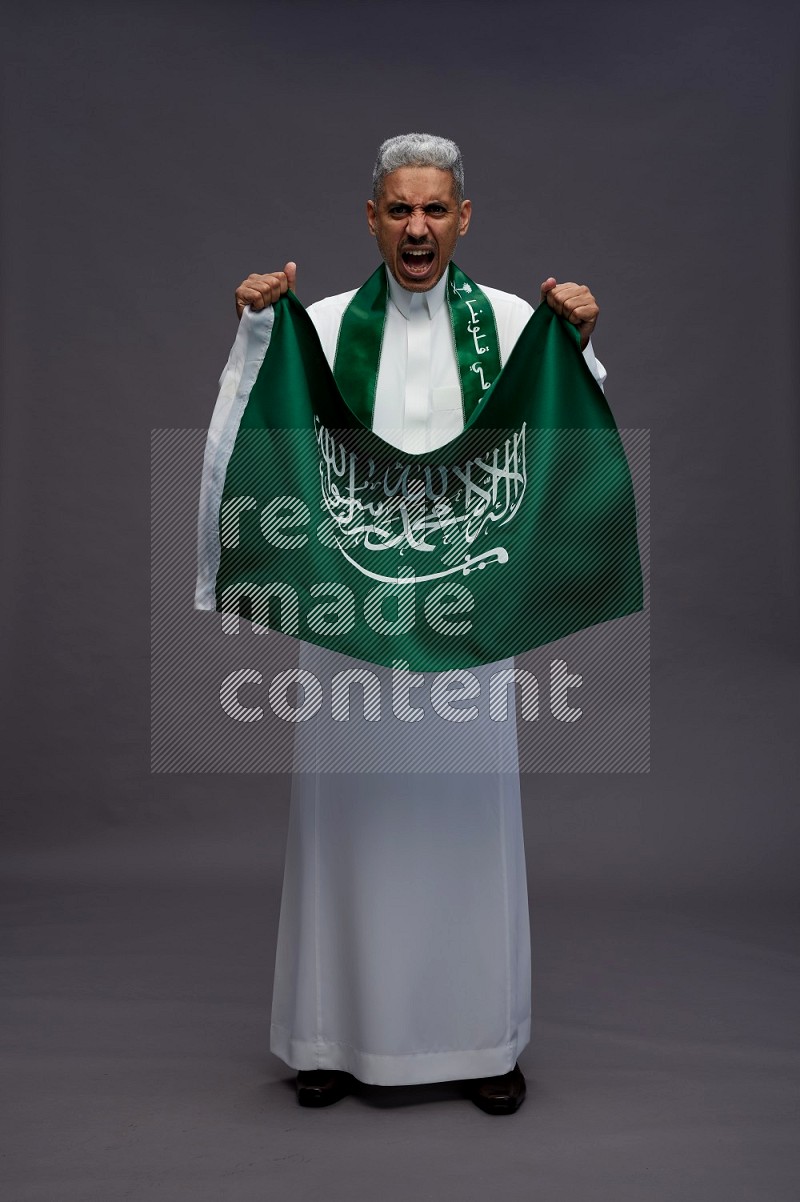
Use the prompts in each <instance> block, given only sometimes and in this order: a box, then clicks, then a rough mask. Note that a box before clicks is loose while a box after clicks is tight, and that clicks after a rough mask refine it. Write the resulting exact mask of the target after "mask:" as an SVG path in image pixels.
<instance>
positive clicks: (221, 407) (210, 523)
mask: <svg viewBox="0 0 800 1202" xmlns="http://www.w3.org/2000/svg"><path fill="white" fill-rule="evenodd" d="M274 320H275V312H274V310H273V308H272V306H271V305H270V306H269V307H268V308H266V309H262V310H261V311H260V312H259V313H255V312H254V311H253V310H252V309H251V308H250V306H249V305H247V306H246V307H245V310H244V313H243V314H242V317H241V320H240V322H239V329H238V330H237V333H236V339H235V341H234V344H233V346H232V347H231V353H230V355H228V362H227V363H226V364H225V368H224V370H223V372H222V375H221V376H220V381H219V395H218V397H217V403H216V405H215V406H214V413H213V414H212V417H211V425H210V426H209V429H208V437H207V439H206V449H205V454H204V456H203V475H202V478H201V481H200V507H199V512H198V515H197V584H196V587H195V597H194V607H195V609H211V610H213V609H214V608H215V606H216V602H215V595H214V589H215V584H216V579H217V571H218V570H219V558H220V545H219V507H220V502H221V500H222V490H223V488H224V486H225V473H226V472H227V470H228V461H229V459H230V457H231V452H232V450H233V444H234V442H235V441H236V435H237V433H238V431H239V423H240V422H241V420H242V414H243V413H244V410H245V407H246V405H247V401H248V398H249V396H250V390H251V388H252V387H253V385H254V383H255V381H256V377H257V375H258V373H259V369H260V368H261V364H262V363H263V362H264V356H265V355H266V353H267V347H268V346H269V342H270V338H271V337H272V326H273V323H274Z"/></svg>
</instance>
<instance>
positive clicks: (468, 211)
mask: <svg viewBox="0 0 800 1202" xmlns="http://www.w3.org/2000/svg"><path fill="white" fill-rule="evenodd" d="M471 217H472V201H471V200H462V202H461V211H460V214H459V225H458V233H459V236H460V235H461V234H466V232H467V230H468V229H469V222H470V218H471Z"/></svg>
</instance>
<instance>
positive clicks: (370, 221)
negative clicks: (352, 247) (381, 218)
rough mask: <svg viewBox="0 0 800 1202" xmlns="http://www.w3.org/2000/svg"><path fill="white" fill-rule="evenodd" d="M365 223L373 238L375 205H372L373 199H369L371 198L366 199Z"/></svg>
mask: <svg viewBox="0 0 800 1202" xmlns="http://www.w3.org/2000/svg"><path fill="white" fill-rule="evenodd" d="M367 225H368V226H369V232H370V233H371V234H372V236H373V238H374V237H375V205H374V203H373V201H371V200H368V201H367Z"/></svg>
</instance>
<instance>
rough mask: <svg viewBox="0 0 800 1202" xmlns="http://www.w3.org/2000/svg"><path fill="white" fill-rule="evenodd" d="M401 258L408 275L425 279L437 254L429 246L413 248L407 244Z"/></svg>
mask: <svg viewBox="0 0 800 1202" xmlns="http://www.w3.org/2000/svg"><path fill="white" fill-rule="evenodd" d="M400 258H401V260H402V263H403V267H404V268H405V270H406V272H407V273H408V275H413V276H416V277H417V278H418V279H423V278H424V277H425V276H426V275H428V274H429V272H430V271H431V269H432V268H433V264H434V261H435V259H436V254H435V252H434V251H432V250H430V249H429V248H427V249H426V248H420V249H417V248H412V247H409V246H407V247H406V248H405V250H403V251H401V252H400Z"/></svg>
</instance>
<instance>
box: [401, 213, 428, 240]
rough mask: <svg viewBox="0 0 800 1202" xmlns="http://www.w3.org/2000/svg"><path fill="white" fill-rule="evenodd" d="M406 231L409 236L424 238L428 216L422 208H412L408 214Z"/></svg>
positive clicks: (426, 231)
mask: <svg viewBox="0 0 800 1202" xmlns="http://www.w3.org/2000/svg"><path fill="white" fill-rule="evenodd" d="M406 233H407V234H408V236H409V238H424V237H426V236H427V233H428V217H427V214H426V213H425V212H424V211H423V210H419V209H418V210H414V211H412V212H411V213H409V215H408V225H407V226H406Z"/></svg>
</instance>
